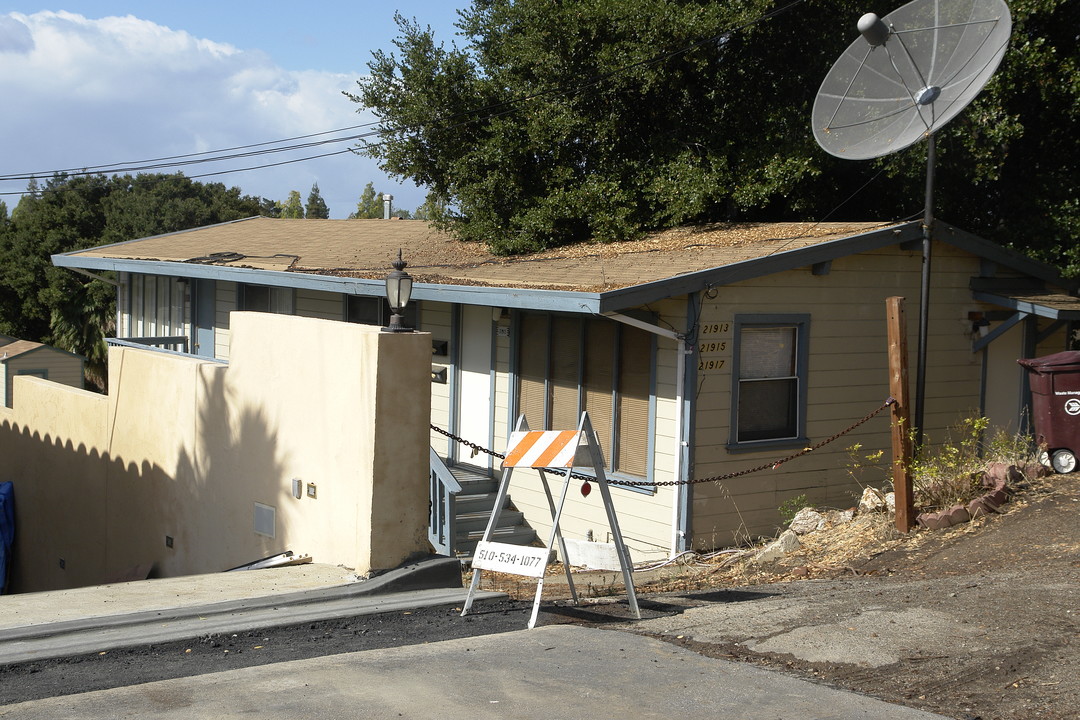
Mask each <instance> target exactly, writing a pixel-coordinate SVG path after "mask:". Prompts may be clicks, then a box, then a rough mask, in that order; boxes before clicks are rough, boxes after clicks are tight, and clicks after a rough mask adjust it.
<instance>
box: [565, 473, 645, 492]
mask: <svg viewBox="0 0 1080 720" xmlns="http://www.w3.org/2000/svg"><path fill="white" fill-rule="evenodd" d="M574 473H575V474H578V475H590V476H592V477H595V474H594V473H591V472H589V471H588V470H585V469H584V468H575V469H574ZM605 475H606V477H607V484H608V487H612V488H619V489H620V490H626V491H627V492H633V493H639V494H641V495H655V494H656V486H655V485H652V484H649V485H623V484H621V483H620V482H619V480H620V479H622V480H627V481H632V482H635V483H639V482H647V481H648V480H647V478H641V477H635V476H633V475H622V476H619V475H610V474H607V473H605ZM594 482H595V480H594Z"/></svg>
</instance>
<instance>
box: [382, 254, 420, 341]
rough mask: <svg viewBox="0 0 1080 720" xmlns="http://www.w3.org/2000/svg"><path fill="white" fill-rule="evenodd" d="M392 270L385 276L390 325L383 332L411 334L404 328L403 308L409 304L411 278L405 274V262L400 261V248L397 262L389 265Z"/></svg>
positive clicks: (410, 330) (409, 330) (408, 329)
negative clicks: (391, 266)
mask: <svg viewBox="0 0 1080 720" xmlns="http://www.w3.org/2000/svg"><path fill="white" fill-rule="evenodd" d="M391 264H392V265H393V266H394V269H393V270H392V271H391V272H390V274H389V275H387V276H386V300H387V302H388V303H390V324H389V325H388V326H387V327H384V328H383V332H412V331H413V329H412V328H408V327H405V325H404V324H403V322H402V321H403V320H404V319H405V306H406V305H408V304H409V297H410V296H411V295H412V276H411V275H409V273H407V272H405V266H406V265H408V263H407V262H405V261H404V260H402V259H401V248H398V254H397V260H395V261H394V262H393V263H391Z"/></svg>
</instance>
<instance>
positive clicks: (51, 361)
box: [0, 335, 86, 407]
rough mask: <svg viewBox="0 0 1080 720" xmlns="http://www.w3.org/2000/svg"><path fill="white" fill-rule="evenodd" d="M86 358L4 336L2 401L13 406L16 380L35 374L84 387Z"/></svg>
mask: <svg viewBox="0 0 1080 720" xmlns="http://www.w3.org/2000/svg"><path fill="white" fill-rule="evenodd" d="M85 363H86V358H84V357H82V356H81V355H75V354H74V353H69V352H67V351H66V350H61V349H59V348H54V347H52V346H51V345H45V344H43V343H39V342H33V341H31V340H16V339H15V338H12V337H10V336H8V335H0V401H2V404H3V405H5V406H6V407H11V402H12V396H13V388H12V380H13V379H14V378H15V376H17V375H33V376H35V377H40V378H45V379H46V380H52V381H53V382H58V383H61V384H63V385H70V386H71V387H77V388H81V387H83V382H84V380H83V377H84V376H83V365H84V364H85Z"/></svg>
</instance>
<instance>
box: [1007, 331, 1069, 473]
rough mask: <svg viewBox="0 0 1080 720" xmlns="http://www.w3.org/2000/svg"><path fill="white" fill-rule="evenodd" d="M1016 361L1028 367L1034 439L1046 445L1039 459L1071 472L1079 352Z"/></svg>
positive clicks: (1064, 471)
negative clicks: (1044, 452)
mask: <svg viewBox="0 0 1080 720" xmlns="http://www.w3.org/2000/svg"><path fill="white" fill-rule="evenodd" d="M1016 362H1018V363H1020V364H1021V365H1022V366H1024V367H1025V368H1027V371H1028V382H1029V384H1030V385H1031V420H1032V422H1033V423H1034V425H1035V440H1036V442H1038V443H1039V445H1045V446H1046V455H1045V457H1043V458H1041V459H1042V460H1043V462H1044V463H1045V464H1048V465H1049V466H1050V467H1052V468H1053V469H1054V470H1055V471H1056V472H1059V473H1067V472H1072V471H1073V470H1075V469H1076V455H1077V453H1080V352H1077V351H1074V350H1068V351H1066V352H1059V353H1054V354H1053V355H1046V356H1045V357H1039V358H1026V359H1023V360H1017V361H1016Z"/></svg>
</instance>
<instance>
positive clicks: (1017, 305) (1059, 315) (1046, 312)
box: [971, 291, 1080, 320]
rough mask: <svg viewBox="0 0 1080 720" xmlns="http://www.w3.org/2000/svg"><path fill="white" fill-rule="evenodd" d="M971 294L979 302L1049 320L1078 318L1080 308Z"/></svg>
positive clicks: (985, 294)
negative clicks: (1070, 308)
mask: <svg viewBox="0 0 1080 720" xmlns="http://www.w3.org/2000/svg"><path fill="white" fill-rule="evenodd" d="M971 296H972V297H973V298H974V299H975V300H978V301H979V302H984V303H987V304H989V305H998V306H1000V307H1006V308H1009V309H1011V310H1016V311H1017V312H1020V313H1024V314H1027V315H1038V316H1039V317H1044V318H1050V319H1051V320H1080V310H1059V309H1057V308H1052V307H1049V306H1047V305H1040V304H1039V303H1036V302H1031V301H1030V300H1021V299H1019V298H1011V297H1006V296H1005V295H996V294H994V293H989V292H982V291H975V292H972V293H971Z"/></svg>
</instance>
